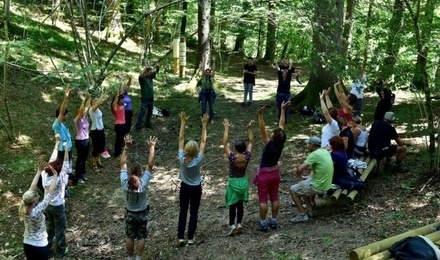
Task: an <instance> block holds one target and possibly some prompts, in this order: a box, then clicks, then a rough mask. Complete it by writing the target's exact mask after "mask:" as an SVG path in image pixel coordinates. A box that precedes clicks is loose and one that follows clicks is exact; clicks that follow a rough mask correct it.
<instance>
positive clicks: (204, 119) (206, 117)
mask: <svg viewBox="0 0 440 260" xmlns="http://www.w3.org/2000/svg"><path fill="white" fill-rule="evenodd" d="M201 120H202V124H204V125H206V124H207V123H208V120H209V115H208V114H204V115H203V116H202V118H201Z"/></svg>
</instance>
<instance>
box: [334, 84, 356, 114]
mask: <svg viewBox="0 0 440 260" xmlns="http://www.w3.org/2000/svg"><path fill="white" fill-rule="evenodd" d="M333 88H334V89H335V94H336V97H337V98H338V101H339V103H340V104H341V106H342V107H343V109H344V112H346V113H351V111H352V110H353V108H352V107H351V106H350V105H349V104H348V102H347V96H346V95H345V92H344V89H342V85H341V82H340V81H339V82H337V83H335V85H333Z"/></svg>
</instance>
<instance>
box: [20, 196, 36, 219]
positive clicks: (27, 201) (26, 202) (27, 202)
mask: <svg viewBox="0 0 440 260" xmlns="http://www.w3.org/2000/svg"><path fill="white" fill-rule="evenodd" d="M38 198H39V195H38V193H37V191H36V190H28V191H26V192H25V193H24V194H23V196H22V200H21V202H20V207H19V208H18V217H19V218H20V220H23V219H24V217H25V216H26V208H27V207H29V206H31V205H32V204H33V203H34V202H35V201H37V200H38Z"/></svg>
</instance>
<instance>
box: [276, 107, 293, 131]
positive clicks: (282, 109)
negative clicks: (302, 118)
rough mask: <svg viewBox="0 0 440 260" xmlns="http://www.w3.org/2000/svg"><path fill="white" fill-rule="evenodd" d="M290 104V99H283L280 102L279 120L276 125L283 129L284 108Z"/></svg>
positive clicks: (284, 122) (284, 119)
mask: <svg viewBox="0 0 440 260" xmlns="http://www.w3.org/2000/svg"><path fill="white" fill-rule="evenodd" d="M289 105H290V101H287V102H285V101H283V103H282V104H281V115H280V121H279V122H278V127H279V128H281V129H283V130H284V128H285V127H286V109H287V107H288V106H289Z"/></svg>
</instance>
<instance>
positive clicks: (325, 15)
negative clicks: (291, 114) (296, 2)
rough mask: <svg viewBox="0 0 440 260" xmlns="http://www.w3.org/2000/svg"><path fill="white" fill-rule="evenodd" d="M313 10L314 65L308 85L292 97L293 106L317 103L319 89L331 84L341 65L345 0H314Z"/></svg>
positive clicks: (342, 64)
mask: <svg viewBox="0 0 440 260" xmlns="http://www.w3.org/2000/svg"><path fill="white" fill-rule="evenodd" d="M335 2H336V4H335ZM314 11H315V17H314V21H315V22H316V24H317V26H315V27H314V30H313V38H312V41H313V51H312V66H313V67H312V69H311V70H310V79H309V82H308V83H307V86H306V87H305V88H304V89H303V91H301V92H300V93H299V94H298V95H296V96H295V97H294V98H293V99H292V104H293V105H294V106H295V107H300V106H303V105H316V104H318V103H319V95H318V94H319V92H320V91H322V90H323V89H325V88H328V87H330V86H333V84H334V83H335V82H336V80H337V79H338V77H337V75H338V73H339V72H340V71H342V68H343V66H344V63H343V61H342V60H343V59H342V57H341V46H342V26H343V15H344V1H343V0H337V1H331V0H316V1H315V10H314ZM323 55H324V56H323ZM326 60H331V61H332V64H324V63H323V61H326Z"/></svg>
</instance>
